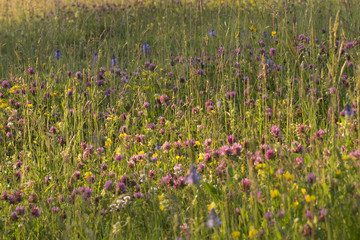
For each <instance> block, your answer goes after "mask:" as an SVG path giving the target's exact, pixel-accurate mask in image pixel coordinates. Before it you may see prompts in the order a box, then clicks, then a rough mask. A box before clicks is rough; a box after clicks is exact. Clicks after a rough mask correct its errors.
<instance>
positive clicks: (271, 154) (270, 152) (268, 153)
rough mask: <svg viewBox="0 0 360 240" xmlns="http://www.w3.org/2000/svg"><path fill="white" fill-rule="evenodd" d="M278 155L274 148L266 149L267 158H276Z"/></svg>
mask: <svg viewBox="0 0 360 240" xmlns="http://www.w3.org/2000/svg"><path fill="white" fill-rule="evenodd" d="M275 156H276V153H275V151H274V150H273V149H269V150H267V151H266V160H270V159H274V158H275Z"/></svg>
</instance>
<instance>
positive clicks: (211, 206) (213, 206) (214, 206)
mask: <svg viewBox="0 0 360 240" xmlns="http://www.w3.org/2000/svg"><path fill="white" fill-rule="evenodd" d="M215 208H216V203H214V202H212V203H210V204H209V205H208V211H209V212H210V211H211V209H215Z"/></svg>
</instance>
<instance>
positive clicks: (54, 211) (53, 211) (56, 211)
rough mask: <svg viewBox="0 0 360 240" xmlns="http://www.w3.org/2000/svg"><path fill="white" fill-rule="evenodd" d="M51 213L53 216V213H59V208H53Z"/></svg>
mask: <svg viewBox="0 0 360 240" xmlns="http://www.w3.org/2000/svg"><path fill="white" fill-rule="evenodd" d="M51 211H52V213H53V214H55V213H58V212H60V208H59V207H53V208H52V209H51Z"/></svg>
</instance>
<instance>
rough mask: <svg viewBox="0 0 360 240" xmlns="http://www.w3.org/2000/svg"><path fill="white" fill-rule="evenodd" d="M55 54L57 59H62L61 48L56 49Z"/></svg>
mask: <svg viewBox="0 0 360 240" xmlns="http://www.w3.org/2000/svg"><path fill="white" fill-rule="evenodd" d="M54 56H55V58H56V59H60V58H61V52H60V50H59V49H56V51H55V54H54Z"/></svg>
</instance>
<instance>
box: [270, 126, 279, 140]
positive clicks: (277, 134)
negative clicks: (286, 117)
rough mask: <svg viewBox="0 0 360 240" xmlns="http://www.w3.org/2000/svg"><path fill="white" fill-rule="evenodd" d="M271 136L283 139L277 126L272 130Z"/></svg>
mask: <svg viewBox="0 0 360 240" xmlns="http://www.w3.org/2000/svg"><path fill="white" fill-rule="evenodd" d="M270 134H271V135H273V136H274V137H277V138H279V137H281V131H280V128H279V127H278V126H276V125H273V126H272V127H271V129H270Z"/></svg>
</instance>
